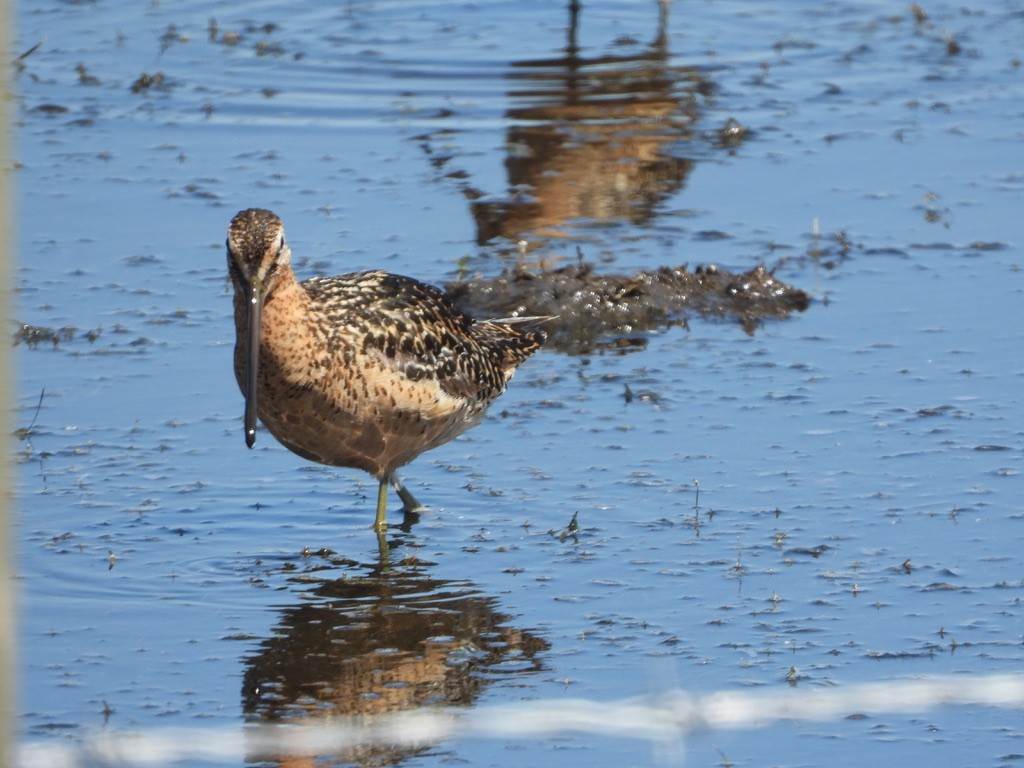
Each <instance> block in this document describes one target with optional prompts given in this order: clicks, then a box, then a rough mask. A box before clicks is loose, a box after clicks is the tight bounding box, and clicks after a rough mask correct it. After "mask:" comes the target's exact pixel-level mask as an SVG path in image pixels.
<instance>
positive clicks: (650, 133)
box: [465, 2, 710, 245]
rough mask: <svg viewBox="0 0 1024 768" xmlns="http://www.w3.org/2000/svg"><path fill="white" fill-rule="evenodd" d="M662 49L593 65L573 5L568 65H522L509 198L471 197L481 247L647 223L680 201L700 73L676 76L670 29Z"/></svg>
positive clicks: (627, 45) (661, 26) (658, 42)
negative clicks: (585, 227) (579, 227)
mask: <svg viewBox="0 0 1024 768" xmlns="http://www.w3.org/2000/svg"><path fill="white" fill-rule="evenodd" d="M658 5H659V7H660V9H661V13H660V16H659V20H658V28H657V32H656V34H655V36H654V40H653V41H652V42H651V43H650V44H648V45H641V44H639V43H637V42H636V41H633V40H631V39H627V40H619V41H616V42H617V46H618V47H619V48H621V49H622V52H621V53H618V54H617V55H611V54H608V55H597V56H589V57H588V56H586V55H584V53H583V52H582V50H581V48H580V46H579V44H578V42H577V35H578V26H579V23H580V7H579V4H578V3H575V2H573V3H570V6H569V14H570V18H569V27H568V41H567V44H566V47H565V49H564V51H563V52H562V55H561V56H558V57H555V58H550V59H540V60H531V61H519V62H514V63H513V64H512V65H511V70H510V72H509V74H508V78H509V79H510V80H511V81H512V86H511V88H510V90H509V94H508V96H509V99H510V101H511V106H510V107H509V109H508V110H507V111H506V117H508V118H509V120H510V126H509V128H508V129H507V133H506V139H507V141H506V143H507V146H508V156H507V158H506V160H505V167H506V172H507V176H508V183H509V193H508V195H506V196H502V197H483V196H482V195H483V193H482V192H479V191H477V190H473V189H469V188H467V189H466V190H465V191H466V194H467V195H468V196H469V197H470V198H474V197H478V198H479V199H476V200H474V201H473V202H471V209H472V213H473V218H474V220H475V222H476V228H477V241H478V243H479V244H481V245H483V244H486V243H488V242H490V241H492V240H494V239H495V238H499V237H501V238H506V239H509V240H513V241H515V240H519V239H523V238H526V239H531V240H534V239H537V238H542V239H543V238H551V237H560V236H563V235H565V234H566V232H564V231H563V230H564V228H565V227H567V226H572V225H573V223H574V222H577V221H583V222H605V223H607V222H614V221H623V222H631V223H634V224H638V223H643V222H646V221H648V220H649V219H651V218H652V217H653V216H654V215H655V209H656V206H657V204H658V203H659V202H660V201H662V200H664V199H665V198H667V197H668V196H669V195H671V194H673V193H675V192H676V191H678V190H679V189H680V188H681V187H682V186H683V185H684V183H685V181H686V177H687V175H688V174H689V172H690V170H691V169H692V167H693V162H692V160H689V159H686V158H684V157H680V156H678V153H679V150H678V145H679V144H680V143H682V142H686V141H687V140H688V139H690V138H691V137H692V133H693V126H694V124H695V122H696V120H697V117H698V106H699V103H700V96H701V94H702V93H703V92H704V91H706V90H707V89H708V88H709V87H710V84H709V82H708V81H707V80H706V78H705V77H704V75H703V74H702V73H701V72H700V71H698V70H697V69H695V68H692V67H681V66H674V65H673V64H672V63H671V60H670V58H671V57H670V54H669V47H668V36H667V33H666V25H667V21H668V3H667V2H660V3H659V4H658Z"/></svg>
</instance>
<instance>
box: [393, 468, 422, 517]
mask: <svg viewBox="0 0 1024 768" xmlns="http://www.w3.org/2000/svg"><path fill="white" fill-rule="evenodd" d="M389 480H390V481H391V487H392V488H394V489H395V493H397V494H398V498H400V499H401V500H402V508H403V509H404V510H405V511H406V512H415V511H417V510H419V509H423V505H422V504H420V503H419V502H418V501H416V497H415V496H413V495H412V494H411V493H409V489H408V488H406V487H405V486H404V485H402V481H401V480H399V479H398V473H397V472H392V473H391V475H390V477H389Z"/></svg>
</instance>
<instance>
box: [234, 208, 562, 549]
mask: <svg viewBox="0 0 1024 768" xmlns="http://www.w3.org/2000/svg"><path fill="white" fill-rule="evenodd" d="M227 257H228V273H229V275H230V277H231V282H232V284H233V285H234V290H235V296H234V306H235V331H236V338H235V360H234V366H235V377H236V379H237V380H238V385H239V387H240V388H241V390H242V394H243V395H244V396H245V417H244V427H245V442H246V445H248V446H249V447H250V448H252V447H253V445H254V444H255V442H256V419H257V417H259V420H260V421H261V422H263V426H264V427H266V429H267V430H269V431H270V433H271V434H272V435H273V436H274V437H276V438H277V440H278V441H279V442H280V443H281V444H282V445H284V446H285V447H286V448H288V449H290V450H291V451H293V452H295V453H297V454H298V455H299V456H302V457H303V458H305V459H309V460H310V461H315V462H319V463H320V464H328V465H331V466H335V467H353V468H355V469H361V470H363V471H364V472H369V473H370V474H371V475H373V476H374V477H375V478H376V479H377V480H378V481H379V482H380V485H379V488H378V492H377V516H376V518H375V521H374V528H375V529H376V530H377V531H378V534H379V533H380V532H381V531H383V530H384V529H385V528H386V525H387V524H386V514H387V494H388V490H387V487H388V484H390V485H391V486H393V487H394V489H395V491H396V492H397V493H398V495H399V497H400V498H401V500H402V503H403V506H404V508H405V510H406V512H412V511H414V510H416V509H418V508H420V504H419V502H417V501H416V499H415V498H414V497H413V495H412V494H411V493H410V492H409V491H408V490H407V489H406V488H405V486H403V485H402V483H401V481H400V480H399V478H398V474H397V470H398V469H399V468H400V467H402V466H404V465H406V464H408V463H409V462H410V461H412V460H413V459H415V458H416V457H417V456H419V455H420V454H421V453H423V452H424V451H428V450H430V449H431V448H435V447H437V446H439V445H441V444H443V443H446V442H448V441H449V440H451V439H452V438H454V437H456V436H458V435H460V434H462V433H463V432H465V431H466V430H467V429H469V428H470V427H472V426H474V425H476V424H477V423H478V422H479V421H480V419H481V418H482V417H483V415H484V412H485V411H486V410H487V407H488V406H489V405H490V404H491V402H492V401H493V400H494V399H495V398H496V397H498V396H499V395H500V394H501V393H502V392H504V391H505V386H506V385H507V384H508V382H509V380H510V379H511V378H512V374H513V373H514V372H515V370H516V368H517V367H518V366H519V365H520V364H521V363H522V362H523V361H524V360H525V359H526V358H527V357H529V356H530V355H531V354H533V353H534V352H535V351H536V350H537V349H538V348H539V347H540V346H541V344H543V343H544V339H545V334H544V332H543V331H540V330H536V329H531V328H529V327H528V326H529V325H530V323H529V322H527V321H526V320H524V319H516V318H513V319H505V320H490V321H475V320H473V319H472V318H471V317H469V316H468V315H465V314H463V313H462V312H460V311H459V310H458V309H456V308H455V307H454V306H453V304H452V303H451V301H450V300H449V298H448V297H447V296H446V295H445V294H444V292H442V291H441V290H440V289H438V288H435V287H434V286H432V285H428V284H426V283H421V282H420V281H418V280H415V279H413V278H411V277H403V276H401V275H395V274H391V273H389V272H384V271H380V270H374V271H369V272H352V273H349V274H344V275H337V276H335V277H314V278H311V279H309V280H303V281H302V282H299V280H298V279H297V278H296V277H295V272H294V271H293V270H292V266H291V250H290V249H289V247H288V246H287V245H286V244H285V238H284V226H283V224H282V223H281V219H280V218H278V217H277V215H276V214H274V213H273V212H272V211H268V210H263V209H260V208H250V209H247V210H244V211H241V212H239V213H238V214H236V215H235V217H234V218H233V219H232V220H231V224H230V226H229V227H228V237H227Z"/></svg>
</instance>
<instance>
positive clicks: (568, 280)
mask: <svg viewBox="0 0 1024 768" xmlns="http://www.w3.org/2000/svg"><path fill="white" fill-rule="evenodd" d="M445 290H447V291H448V293H449V295H450V296H451V297H452V299H453V300H454V301H455V304H456V306H458V307H459V309H461V310H463V311H464V312H468V313H469V314H471V315H473V316H475V317H481V318H483V317H545V318H550V319H549V320H548V321H547V322H546V323H545V325H544V328H545V330H546V331H547V332H548V342H547V345H546V346H547V347H549V348H551V349H557V350H559V351H562V352H568V353H570V354H583V353H587V352H590V351H593V350H596V349H608V348H610V349H630V348H636V347H642V346H644V345H645V344H646V338H644V337H643V336H642V335H641V336H636V335H635V334H638V333H639V334H643V333H644V332H647V331H653V330H657V329H659V328H663V327H671V326H676V325H681V326H686V324H687V322H688V320H689V318H690V317H693V316H697V317H705V318H721V319H731V320H735V321H737V322H739V323H740V324H741V325H742V326H743V329H744V330H745V331H746V332H747V333H753V332H754V331H755V330H756V329H757V328H758V326H759V325H760V324H761V323H762V322H763V321H764V320H771V319H781V318H785V317H788V316H789V315H791V314H792V313H793V312H803V311H804V310H805V309H807V307H808V306H810V303H811V296H810V295H809V294H808V293H806V292H805V291H803V290H801V289H799V288H795V287H793V286H791V285H789V284H787V283H784V282H782V281H781V280H779V279H778V278H777V277H775V276H774V275H773V274H772V273H771V271H770V270H768V268H767V267H765V266H764V265H763V264H759V265H758V266H756V267H753V268H752V269H749V270H747V271H745V272H730V271H729V270H727V269H722V268H721V267H717V266H714V265H708V266H698V267H695V268H694V269H693V270H691V269H690V268H689V266H688V265H686V264H683V265H681V266H678V267H659V268H658V269H655V270H641V271H639V272H635V273H633V274H631V275H621V274H599V273H598V272H596V271H595V269H594V265H593V264H591V263H588V262H583V261H581V262H579V263H578V264H572V265H569V266H566V267H562V268H560V269H556V270H552V271H547V272H542V273H539V274H537V273H533V272H529V271H527V270H526V269H524V268H522V267H517V268H515V269H511V270H506V271H505V272H504V273H502V274H501V275H499V276H498V277H495V278H484V277H475V278H471V279H468V280H455V281H453V282H450V283H448V284H447V285H446V286H445Z"/></svg>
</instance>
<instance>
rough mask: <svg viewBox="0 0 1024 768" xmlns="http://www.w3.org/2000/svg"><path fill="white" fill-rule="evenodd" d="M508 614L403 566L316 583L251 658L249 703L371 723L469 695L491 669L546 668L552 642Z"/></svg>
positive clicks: (281, 717)
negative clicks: (514, 621) (517, 625)
mask: <svg viewBox="0 0 1024 768" xmlns="http://www.w3.org/2000/svg"><path fill="white" fill-rule="evenodd" d="M508 621H509V617H508V616H505V615H502V614H500V613H498V612H497V611H496V610H495V605H494V600H493V599H491V598H489V597H486V596H483V595H481V594H480V593H479V592H478V591H477V590H476V589H475V588H474V587H473V586H472V585H469V584H466V583H462V582H445V581H441V580H438V579H435V578H432V577H430V576H428V575H424V573H422V571H421V570H414V569H412V568H409V567H397V568H395V569H393V570H390V571H387V572H384V573H381V572H380V571H379V570H378V571H376V572H374V573H372V574H370V575H366V576H355V577H344V578H339V579H334V580H325V581H322V582H320V583H319V584H318V585H317V586H316V587H315V588H314V589H313V590H312V591H311V592H310V593H308V594H307V595H304V596H303V600H302V602H300V603H298V604H296V605H294V606H289V607H286V608H284V609H282V610H281V613H280V620H279V623H278V626H277V628H276V629H275V631H274V635H273V636H272V637H269V638H267V639H265V640H263V641H262V642H261V643H260V646H259V647H258V649H257V650H256V652H255V653H254V654H253V655H251V656H250V657H249V658H248V659H247V660H246V672H245V679H244V685H243V691H242V695H243V703H244V707H245V712H246V714H247V715H248V716H249V717H250V718H254V719H259V720H266V721H283V722H297V721H301V720H304V719H305V718H311V717H327V718H331V717H339V716H357V717H360V718H361V721H362V722H364V723H367V724H368V723H369V722H370V721H372V719H373V718H374V717H375V716H377V715H381V714H384V713H389V712H398V711H406V710H412V709H416V708H420V707H425V706H466V705H469V704H471V703H472V702H473V701H474V700H475V699H476V698H477V697H478V696H479V695H480V694H481V693H482V691H483V690H484V689H485V688H486V687H487V685H488V684H489V683H490V682H492V681H494V680H495V679H498V678H500V677H504V676H508V675H518V674H522V673H532V672H536V671H539V670H540V669H541V668H542V665H541V660H540V654H541V652H542V651H544V650H545V649H546V648H547V647H548V645H547V643H546V642H545V641H544V640H542V639H540V638H538V637H535V636H533V635H531V634H530V633H528V632H525V631H522V630H518V629H515V628H513V627H511V626H509V625H508ZM416 751H417V750H416V749H414V748H412V747H390V746H384V745H376V746H369V747H361V748H359V749H358V750H356V749H353V750H351V751H350V752H347V753H345V754H344V755H338V756H337V760H338V762H339V763H342V762H344V763H351V762H355V763H358V764H363V765H369V764H372V765H381V764H384V763H393V762H396V761H398V760H400V759H402V758H405V757H409V756H411V755H412V754H415V753H416ZM324 764H325V763H323V762H317V765H324ZM326 764H330V763H326Z"/></svg>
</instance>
